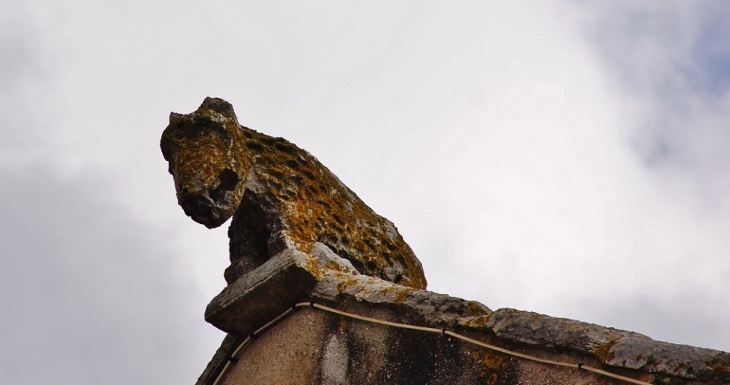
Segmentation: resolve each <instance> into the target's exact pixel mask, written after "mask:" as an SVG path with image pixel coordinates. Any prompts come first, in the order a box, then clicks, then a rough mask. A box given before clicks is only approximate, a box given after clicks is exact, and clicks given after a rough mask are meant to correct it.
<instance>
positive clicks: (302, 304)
mask: <svg viewBox="0 0 730 385" xmlns="http://www.w3.org/2000/svg"><path fill="white" fill-rule="evenodd" d="M307 306H308V307H313V308H315V309H320V310H324V311H327V312H330V313H334V314H339V315H341V316H345V317H349V318H354V319H357V320H360V321H365V322H372V323H376V324H381V325H387V326H392V327H396V328H401V329H411V330H418V331H423V332H430V333H439V334H443V335H447V336H450V337H454V338H458V339H460V340H462V341H466V342H469V343H472V344H474V345H478V346H482V347H485V348H487V349H490V350H494V351H497V352H500V353H504V354H507V355H510V356H514V357H519V358H523V359H526V360H530V361H535V362H541V363H544V364H549V365H556V366H565V367H569V368H576V369H579V370H587V371H589V372H593V373H596V374H600V375H603V376H607V377H611V378H615V379H617V380H621V381H626V382H630V383H632V384H639V385H651V383H649V382H645V381H639V380H635V379H633V378H630V377H626V376H621V375H618V374H614V373H611V372H607V371H605V370H601V369H598V368H594V367H592V366H588V365H585V364H583V363H570V362H562V361H554V360H548V359H545V358H539V357H535V356H531V355H528V354H522V353H518V352H515V351H512V350H509V349H505V348H500V347H499V346H494V345H491V344H488V343H485V342H482V341H479V340H475V339H472V338H469V337H467V336H464V335H461V334H458V333H454V332H452V331H451V330H448V329H444V328H442V329H436V328H431V327H427V326H415V325H408V324H402V323H397V322H391V321H384V320H380V319H377V318H370V317H366V316H362V315H357V314H352V313H347V312H344V311H342V310H337V309H334V308H331V307H328V306H324V305H320V304H318V303H315V302H300V303H297V304H296V305H294V306H292V307H291V308H290V309H288V310H287V311H285V312H284V313H282V314H281V315H280V316H278V317H276V318H274V319H273V320H272V321H271V322H269V323H267V324H266V325H264V326H262V327H260V328H259V329H258V330H256V331H255V332H253V333H251V335H250V336H249V337H248V338H246V339H245V340H244V341H243V342H242V343H241V345H239V346H238V348H237V349H236V350H235V351H234V352H233V354H231V357H230V358H229V359H228V362H227V363H226V365H225V366H224V367H223V370H221V373H220V374H219V375H218V377H217V378H216V380H215V382H214V383H213V385H218V382H219V381H220V380H221V379H222V378H223V375H224V374H225V373H226V371H227V370H228V367H229V366H230V364H231V362H236V361H237V360H238V359H237V357H236V356H237V355H238V353H239V352H240V351H241V350H242V349H243V348H244V347H245V346H247V345H248V344H249V342H250V341H252V340H253V339H255V338H256V337H258V335H260V334H261V333H263V332H265V331H266V330H268V329H269V328H271V327H272V326H274V325H275V324H277V323H278V322H279V321H281V320H282V319H284V318H285V317H287V316H289V314H291V313H292V312H293V311H294V310H295V309H296V308H299V307H307Z"/></svg>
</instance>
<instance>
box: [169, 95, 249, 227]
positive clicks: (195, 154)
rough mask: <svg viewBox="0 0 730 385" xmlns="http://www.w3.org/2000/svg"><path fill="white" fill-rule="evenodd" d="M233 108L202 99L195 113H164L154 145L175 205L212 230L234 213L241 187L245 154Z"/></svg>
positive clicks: (220, 101)
mask: <svg viewBox="0 0 730 385" xmlns="http://www.w3.org/2000/svg"><path fill="white" fill-rule="evenodd" d="M243 143H244V141H243V131H242V129H241V127H240V126H239V124H238V119H237V118H236V114H235V112H234V111H233V106H231V104H229V103H228V102H226V101H225V100H223V99H216V98H206V99H205V101H203V104H201V105H200V107H199V108H198V109H197V111H195V112H193V113H191V114H187V115H181V114H177V113H174V112H173V113H171V114H170V124H169V125H168V126H167V128H166V129H165V131H164V132H163V133H162V139H161V140H160V148H161V149H162V155H163V156H164V157H165V160H167V162H168V165H169V171H170V174H172V177H173V179H174V180H175V190H176V191H177V200H178V203H179V204H180V206H181V207H182V208H183V210H184V211H185V214H187V215H188V216H189V217H191V218H192V219H193V220H194V221H196V222H198V223H201V224H203V225H205V226H206V227H208V228H214V227H218V226H220V225H222V224H223V223H224V222H225V221H226V220H228V218H230V217H231V215H233V213H235V211H236V209H237V208H238V205H239V203H241V198H242V197H243V192H244V190H245V180H246V173H247V171H248V168H249V162H248V158H247V157H246V155H245V149H244V147H243Z"/></svg>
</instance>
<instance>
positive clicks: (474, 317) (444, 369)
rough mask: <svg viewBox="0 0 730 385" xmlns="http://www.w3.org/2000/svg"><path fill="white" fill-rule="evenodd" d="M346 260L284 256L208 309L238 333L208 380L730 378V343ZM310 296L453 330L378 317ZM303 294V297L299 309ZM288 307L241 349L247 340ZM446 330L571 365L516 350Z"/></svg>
mask: <svg viewBox="0 0 730 385" xmlns="http://www.w3.org/2000/svg"><path fill="white" fill-rule="evenodd" d="M337 263H339V262H338V261H337V257H336V256H335V255H329V256H320V257H319V258H315V259H313V258H312V257H311V256H308V255H306V254H288V255H279V256H277V257H275V258H272V260H270V261H268V262H267V263H266V264H264V265H263V266H261V267H260V268H259V269H257V270H256V271H255V274H254V275H253V276H250V277H249V279H248V280H246V279H244V278H246V277H242V279H241V280H239V281H237V282H236V283H234V284H233V285H230V286H229V287H227V288H226V289H225V290H224V291H223V292H222V293H221V294H220V295H219V296H218V297H217V298H216V299H214V300H213V301H212V302H211V305H209V308H208V311H207V313H206V314H207V318H208V319H209V321H211V322H212V323H213V324H214V325H216V326H217V327H219V328H221V329H223V330H224V331H226V332H228V333H230V334H229V336H228V337H227V338H226V340H225V341H224V343H223V345H222V346H221V348H220V349H219V351H218V353H217V354H216V356H215V357H214V358H213V360H211V363H210V364H209V366H208V368H207V369H206V370H205V372H204V373H203V375H202V376H201V377H200V378H199V380H198V384H199V385H211V384H214V383H215V382H216V381H218V384H228V385H233V384H254V385H255V384H262V385H263V384H266V385H270V384H277V385H284V384H328V385H330V384H331V385H334V384H337V385H340V384H372V385H380V384H492V385H493V384H523V385H530V384H628V383H632V382H629V381H634V383H645V384H673V385H674V384H677V385H678V384H730V354H728V353H725V352H720V351H716V350H710V349H702V348H696V347H691V346H685V345H675V344H669V343H666V342H660V341H654V340H652V339H651V338H649V337H646V336H643V335H640V334H637V333H632V332H628V331H623V330H617V329H613V328H606V327H602V326H598V325H594V324H589V323H584V322H578V321H574V320H568V319H561V318H553V317H548V316H545V315H541V314H537V313H532V312H525V311H518V310H514V309H499V310H497V311H492V310H490V309H489V308H488V307H486V306H484V305H482V304H480V303H478V302H474V301H466V300H462V299H459V298H454V297H450V296H448V295H443V294H437V293H433V292H429V291H426V290H417V289H413V288H408V287H404V286H400V285H396V284H393V283H390V282H387V281H383V280H380V279H378V278H374V277H369V276H364V275H357V274H354V273H352V272H349V271H347V269H331V267H332V266H333V264H337ZM324 266H328V267H327V268H324ZM302 277H305V279H303V278H302ZM291 279H294V280H296V282H291V281H288V280H291ZM302 282H303V283H302ZM302 301H303V303H302ZM309 302H313V303H317V304H322V305H326V306H329V307H332V308H335V309H338V310H341V311H346V312H348V313H351V314H356V315H361V316H367V317H372V318H374V319H379V320H384V321H390V322H396V323H400V324H406V325H416V326H423V327H429V328H435V329H437V330H436V331H439V330H440V331H442V332H441V333H438V332H437V333H434V332H431V331H422V330H408V329H402V328H399V327H395V326H390V325H382V324H376V323H372V322H369V321H363V320H359V319H354V318H351V317H349V316H345V315H340V314H335V313H331V312H328V311H325V310H321V309H319V308H313V307H311V306H309ZM296 303H300V304H301V305H304V306H302V307H297V308H295V309H294V310H292V306H293V305H294V304H296ZM247 309H248V310H247ZM285 312H289V314H288V315H287V316H286V317H284V318H283V319H282V320H281V321H279V322H278V323H276V324H275V325H271V326H269V327H268V329H267V330H266V331H265V332H264V331H261V332H258V333H256V334H255V336H254V337H251V338H248V340H247V342H246V346H245V347H244V348H241V349H239V351H238V352H236V353H235V354H234V351H235V350H236V349H237V348H238V346H239V344H241V342H243V341H244V340H246V338H245V337H247V336H250V335H251V334H252V333H254V332H255V331H256V330H257V329H258V328H260V327H261V326H262V325H265V324H266V323H267V322H269V321H271V320H273V319H275V318H276V316H278V315H280V314H282V313H285ZM444 330H448V331H449V332H448V333H451V332H453V333H458V334H460V335H464V336H466V337H468V338H471V339H474V340H477V341H481V342H484V343H488V344H491V345H493V346H496V347H497V348H502V349H507V350H509V351H512V352H516V353H518V354H523V355H528V356H531V357H535V358H538V359H545V360H552V361H557V362H561V363H565V364H567V365H570V366H560V365H555V364H548V363H542V362H537V361H534V360H532V359H526V358H522V357H516V356H512V355H510V354H506V353H503V352H499V351H495V350H492V349H489V348H486V347H482V346H479V345H475V344H472V343H470V342H466V341H463V340H460V339H458V338H455V337H454V336H452V335H450V334H448V333H447V334H445V333H444V332H443V331H444ZM232 356H235V357H232ZM579 364H580V366H581V367H582V368H583V369H579ZM224 368H225V370H224ZM585 368H591V369H595V370H597V371H605V372H607V373H609V374H615V375H618V376H623V377H626V380H621V379H616V378H612V377H609V376H606V375H603V374H600V373H596V372H593V371H589V370H585ZM219 377H220V379H219Z"/></svg>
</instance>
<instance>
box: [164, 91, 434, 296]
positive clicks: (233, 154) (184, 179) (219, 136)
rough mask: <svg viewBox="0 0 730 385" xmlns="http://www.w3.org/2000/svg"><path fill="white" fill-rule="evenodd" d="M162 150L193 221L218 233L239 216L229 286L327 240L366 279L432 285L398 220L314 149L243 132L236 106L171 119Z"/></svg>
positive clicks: (219, 105) (209, 101)
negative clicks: (283, 255) (289, 252)
mask: <svg viewBox="0 0 730 385" xmlns="http://www.w3.org/2000/svg"><path fill="white" fill-rule="evenodd" d="M160 145H161V149H162V152H163V155H164V156H165V159H166V160H167V161H168V163H169V165H170V173H171V174H172V175H173V178H174V180H175V188H176V191H177V196H178V202H179V203H180V205H181V206H182V208H183V210H185V213H186V214H187V215H189V216H190V217H191V218H192V219H193V220H195V221H197V222H199V223H202V224H203V225H205V226H207V227H210V228H212V227H217V226H220V225H221V224H223V223H224V222H225V221H226V220H227V219H228V218H229V217H231V216H233V219H232V221H231V225H230V228H229V238H230V258H231V266H230V267H229V268H228V269H227V270H226V274H225V275H226V280H227V281H228V283H229V284H230V283H233V282H234V281H235V280H236V279H237V278H239V277H240V276H242V275H244V274H246V273H248V272H249V271H251V270H253V269H255V268H257V267H259V266H261V265H262V264H263V263H264V262H266V261H267V260H269V258H271V257H273V256H274V255H276V254H278V253H280V252H282V251H284V250H286V249H296V250H298V251H301V252H304V253H309V252H311V251H312V247H313V246H314V245H315V243H321V244H324V245H326V246H327V247H329V248H330V249H331V250H332V251H333V252H334V253H336V254H337V255H339V256H341V257H343V258H345V259H347V260H349V261H350V262H351V263H352V265H353V266H354V267H355V268H356V269H357V271H358V272H360V273H361V274H366V275H371V276H375V277H379V278H381V279H384V280H387V281H390V282H394V283H398V284H401V285H405V286H410V287H414V288H421V289H423V288H425V287H426V278H425V276H424V273H423V268H422V267H421V263H420V262H419V260H418V259H417V258H416V256H415V255H414V253H413V251H412V250H411V248H410V247H409V246H408V244H406V243H405V241H404V240H403V238H402V237H401V235H400V234H399V233H398V230H397V229H396V227H395V226H394V225H393V223H391V222H390V221H388V220H387V219H385V218H383V217H381V216H379V215H378V214H376V213H375V212H374V211H373V210H372V209H370V208H369V207H368V206H367V205H366V204H365V203H363V201H362V200H360V198H358V197H357V195H355V193H354V192H352V191H351V190H350V189H349V188H348V187H347V186H345V185H344V184H343V183H342V182H341V181H340V180H339V179H338V178H337V177H336V176H335V175H334V174H333V173H332V172H331V171H330V170H328V169H327V168H326V167H325V166H324V165H322V164H321V163H320V162H319V161H318V160H317V159H316V158H315V157H313V156H312V155H310V154H309V153H308V152H306V151H304V150H302V149H300V148H298V147H297V146H295V145H294V144H292V143H290V142H288V141H286V140H285V139H282V138H274V137H270V136H267V135H264V134H262V133H259V132H256V131H254V130H252V129H249V128H246V127H243V126H241V125H240V124H239V123H238V120H237V118H236V115H235V113H234V111H233V107H232V106H231V105H230V104H229V103H228V102H226V101H224V100H222V99H215V98H206V99H205V101H204V102H203V104H202V105H201V106H200V108H198V110H197V111H195V112H193V113H191V114H187V115H180V114H175V113H173V114H171V115H170V124H169V126H168V127H167V128H166V129H165V132H164V133H163V135H162V140H161V143H160Z"/></svg>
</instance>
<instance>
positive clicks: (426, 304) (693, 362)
mask: <svg viewBox="0 0 730 385" xmlns="http://www.w3.org/2000/svg"><path fill="white" fill-rule="evenodd" d="M310 296H311V299H312V300H314V301H324V302H329V303H332V304H342V303H347V302H354V303H358V304H360V305H367V304H369V305H373V306H378V307H380V306H384V307H388V308H391V309H392V310H394V313H395V314H396V315H398V314H405V315H406V316H405V319H407V320H408V321H409V322H408V323H411V324H413V323H414V322H415V323H417V324H419V326H431V327H437V328H449V329H453V328H458V329H460V330H462V331H466V332H468V331H469V330H471V331H472V333H477V334H481V335H485V334H486V335H493V336H494V337H496V338H498V339H500V340H502V341H504V342H513V343H518V344H522V345H527V346H531V347H535V348H542V349H547V350H549V351H557V352H561V351H572V352H574V353H578V354H580V355H586V356H589V357H593V358H594V359H596V360H598V361H599V362H601V363H603V364H605V365H607V366H611V367H616V368H621V369H632V370H637V371H642V372H647V373H651V374H659V375H665V376H672V377H680V378H683V379H687V380H694V381H702V382H703V383H710V384H730V354H729V353H727V352H722V351H719V350H713V349H705V348H698V347H694V346H688V345H679V344H671V343H667V342H662V341H655V340H653V339H651V338H649V337H647V336H645V335H642V334H638V333H634V332H630V331H624V330H619V329H614V328H610V327H604V326H600V325H596V324H591V323H587V322H580V321H575V320H571V319H566V318H555V317H550V316H547V315H543V314H538V313H534V312H529V311H520V310H515V309H509V308H505V309H499V310H496V311H492V310H490V309H489V308H488V307H487V306H485V305H483V304H481V303H479V302H476V301H467V300H463V299H460V298H456V297H451V296H448V295H444V294H438V293H434V292H430V291H426V290H417V289H412V288H408V287H404V286H399V285H396V284H393V283H390V282H387V281H383V280H380V279H378V278H374V277H369V276H364V275H356V276H352V275H345V274H341V273H332V274H329V275H328V276H326V277H324V278H323V279H322V280H320V281H319V282H318V283H317V284H316V285H315V287H314V288H313V289H312V291H311V293H310ZM358 307H359V308H361V307H362V306H358Z"/></svg>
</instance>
